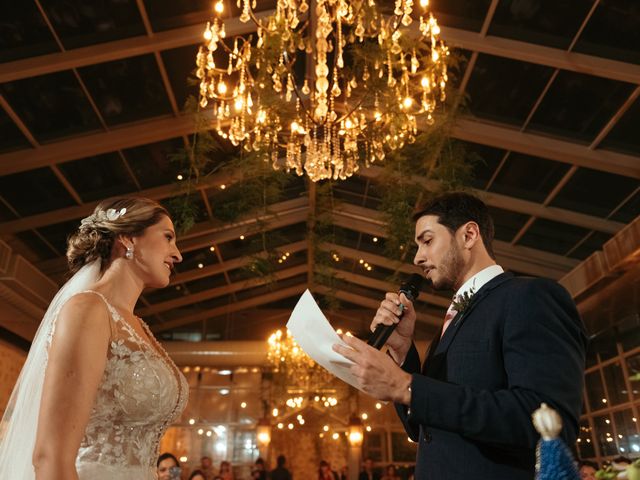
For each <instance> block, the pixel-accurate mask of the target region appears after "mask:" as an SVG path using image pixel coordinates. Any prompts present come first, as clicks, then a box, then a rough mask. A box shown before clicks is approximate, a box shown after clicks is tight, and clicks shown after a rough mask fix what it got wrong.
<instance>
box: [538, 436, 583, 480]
mask: <svg viewBox="0 0 640 480" xmlns="http://www.w3.org/2000/svg"><path fill="white" fill-rule="evenodd" d="M536 459H537V461H536V480H580V474H579V473H578V468H577V467H576V464H575V462H574V461H573V455H571V452H570V451H569V448H567V446H566V445H565V443H564V442H563V441H562V440H561V439H560V438H554V439H553V440H542V439H540V441H539V442H538V448H537V450H536Z"/></svg>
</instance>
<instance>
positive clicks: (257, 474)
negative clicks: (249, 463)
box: [251, 457, 267, 480]
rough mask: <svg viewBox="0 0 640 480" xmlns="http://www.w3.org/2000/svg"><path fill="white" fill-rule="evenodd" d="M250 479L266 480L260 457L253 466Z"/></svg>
mask: <svg viewBox="0 0 640 480" xmlns="http://www.w3.org/2000/svg"><path fill="white" fill-rule="evenodd" d="M251 478H255V479H258V480H267V469H266V468H265V466H264V460H263V459H262V457H258V459H257V460H256V463H255V464H254V465H253V470H252V471H251Z"/></svg>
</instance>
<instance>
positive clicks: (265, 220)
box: [0, 197, 308, 275]
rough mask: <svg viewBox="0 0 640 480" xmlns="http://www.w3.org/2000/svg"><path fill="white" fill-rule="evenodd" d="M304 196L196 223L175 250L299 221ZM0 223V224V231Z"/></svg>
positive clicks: (48, 269) (52, 264)
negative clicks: (225, 219) (261, 210)
mask: <svg viewBox="0 0 640 480" xmlns="http://www.w3.org/2000/svg"><path fill="white" fill-rule="evenodd" d="M306 202H307V199H306V198H305V197H301V198H296V199H293V200H285V201H284V202H279V203H274V204H273V205H270V206H269V210H268V211H267V213H266V214H263V215H256V214H255V213H254V214H251V215H245V216H244V217H243V218H241V219H239V220H238V221H237V222H235V223H232V224H222V223H213V222H211V221H205V222H201V223H198V224H196V225H195V226H194V227H193V228H192V229H191V230H190V231H189V233H187V234H185V235H183V236H181V237H179V238H178V249H179V250H180V251H181V252H183V253H184V252H191V251H193V250H198V249H199V248H208V247H210V246H211V245H212V244H215V245H218V244H220V243H223V242H226V241H229V240H234V239H236V238H238V237H239V236H240V235H247V234H251V232H252V231H253V230H254V229H255V228H256V225H257V224H258V222H260V223H261V224H263V226H264V227H265V228H266V229H268V230H274V229H277V228H282V227H286V226H289V225H295V224H296V223H302V222H304V221H305V220H306V218H307V214H308V213H307V206H306V205H307V203H306ZM2 227H3V224H0V231H3V230H2ZM37 266H38V268H39V269H40V270H42V271H43V272H45V273H46V274H47V275H55V274H56V273H60V272H62V271H63V270H65V269H66V266H67V264H66V260H65V259H64V258H54V259H51V260H44V261H42V262H39V263H38V264H37Z"/></svg>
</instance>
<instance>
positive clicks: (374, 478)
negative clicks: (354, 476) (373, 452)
mask: <svg viewBox="0 0 640 480" xmlns="http://www.w3.org/2000/svg"><path fill="white" fill-rule="evenodd" d="M363 467H364V468H363V470H362V471H361V472H360V476H359V477H358V480H380V474H379V473H377V472H374V471H373V460H372V459H371V458H369V457H367V458H365V459H364V464H363Z"/></svg>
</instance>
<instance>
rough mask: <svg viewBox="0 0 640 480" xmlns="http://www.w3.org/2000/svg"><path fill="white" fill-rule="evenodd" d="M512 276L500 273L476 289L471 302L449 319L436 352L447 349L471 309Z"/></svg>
mask: <svg viewBox="0 0 640 480" xmlns="http://www.w3.org/2000/svg"><path fill="white" fill-rule="evenodd" d="M512 277H513V274H511V273H501V274H500V275H498V276H496V277H494V278H492V279H491V280H489V281H488V282H487V283H485V284H484V285H483V286H482V288H481V289H480V290H478V291H477V292H476V293H475V294H474V295H473V297H472V298H471V302H470V303H469V305H468V306H467V308H466V309H465V310H464V311H463V312H458V314H457V315H456V316H455V317H453V320H451V324H450V325H449V327H448V328H447V330H446V331H445V332H444V335H443V336H442V338H441V339H440V341H439V342H438V345H437V348H436V353H438V354H440V353H444V352H446V351H447V350H448V349H449V346H450V345H451V342H452V341H453V339H454V338H455V336H456V334H457V333H458V331H459V330H460V327H461V326H462V324H463V323H464V322H465V321H466V319H467V318H469V316H470V315H471V312H473V309H474V308H475V307H476V306H477V305H478V304H479V303H480V302H481V301H482V299H483V298H485V297H486V296H487V295H489V293H490V292H491V291H492V290H493V289H495V288H496V287H498V286H500V285H502V284H503V283H504V282H506V281H507V280H509V279H510V278H512Z"/></svg>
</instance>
